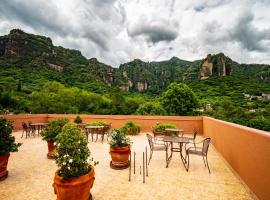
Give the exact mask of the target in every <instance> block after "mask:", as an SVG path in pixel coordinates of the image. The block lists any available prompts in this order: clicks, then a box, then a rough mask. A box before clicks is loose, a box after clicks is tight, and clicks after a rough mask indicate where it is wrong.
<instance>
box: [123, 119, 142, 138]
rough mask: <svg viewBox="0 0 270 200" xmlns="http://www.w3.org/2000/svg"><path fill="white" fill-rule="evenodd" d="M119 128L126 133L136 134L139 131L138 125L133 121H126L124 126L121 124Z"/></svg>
mask: <svg viewBox="0 0 270 200" xmlns="http://www.w3.org/2000/svg"><path fill="white" fill-rule="evenodd" d="M121 129H122V131H123V132H124V133H125V134H128V135H137V134H139V133H140V126H138V125H136V124H135V123H134V122H133V121H127V123H126V124H125V126H123V127H122V128H121Z"/></svg>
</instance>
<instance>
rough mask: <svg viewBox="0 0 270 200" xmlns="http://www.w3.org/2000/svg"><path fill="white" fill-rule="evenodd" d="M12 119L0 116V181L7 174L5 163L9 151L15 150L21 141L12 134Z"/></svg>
mask: <svg viewBox="0 0 270 200" xmlns="http://www.w3.org/2000/svg"><path fill="white" fill-rule="evenodd" d="M12 128H13V126H12V121H10V120H8V119H5V118H0V181H1V180H4V179H6V178H7V176H8V171H7V164H8V158H9V156H10V152H17V151H18V147H19V146H21V143H16V142H15V137H14V136H12Z"/></svg>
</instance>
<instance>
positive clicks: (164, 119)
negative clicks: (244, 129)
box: [48, 114, 203, 134]
mask: <svg viewBox="0 0 270 200" xmlns="http://www.w3.org/2000/svg"><path fill="white" fill-rule="evenodd" d="M76 116H77V115H58V114H49V115H48V118H49V119H51V118H57V117H67V118H69V119H70V121H73V120H74V119H75V117H76ZM80 116H81V118H82V119H83V123H89V122H94V121H96V120H103V121H106V122H109V123H111V124H112V127H113V128H120V127H121V126H123V125H124V124H125V123H126V122H127V121H128V120H131V121H133V122H134V123H136V124H138V125H139V126H140V127H141V132H146V131H151V127H152V126H154V125H155V124H156V123H157V122H159V123H173V124H176V126H177V127H178V128H182V129H183V130H184V131H186V132H191V131H192V130H193V129H194V128H196V129H197V130H198V133H199V134H202V130H203V128H202V125H203V123H202V119H203V118H202V117H187V116H185V117H178V116H139V115H80Z"/></svg>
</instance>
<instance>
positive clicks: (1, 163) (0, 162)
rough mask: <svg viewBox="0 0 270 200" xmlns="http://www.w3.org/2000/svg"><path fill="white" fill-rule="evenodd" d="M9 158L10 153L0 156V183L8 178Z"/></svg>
mask: <svg viewBox="0 0 270 200" xmlns="http://www.w3.org/2000/svg"><path fill="white" fill-rule="evenodd" d="M9 156H10V154H9V153H6V154H3V155H0V181H2V180H4V179H6V178H7V177H8V171H7V164H8V158H9Z"/></svg>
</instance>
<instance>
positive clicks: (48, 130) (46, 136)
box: [40, 118, 69, 141]
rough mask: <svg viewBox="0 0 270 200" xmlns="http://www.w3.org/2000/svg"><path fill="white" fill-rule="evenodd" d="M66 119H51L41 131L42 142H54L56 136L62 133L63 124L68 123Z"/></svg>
mask: <svg viewBox="0 0 270 200" xmlns="http://www.w3.org/2000/svg"><path fill="white" fill-rule="evenodd" d="M68 121H69V120H68V119H67V118H58V119H51V120H50V121H49V124H48V125H47V126H45V128H44V129H43V130H42V131H41V133H40V134H41V136H42V139H43V140H46V141H55V138H56V136H57V135H58V134H59V133H60V132H61V131H62V128H63V127H64V126H65V124H67V123H68Z"/></svg>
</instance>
